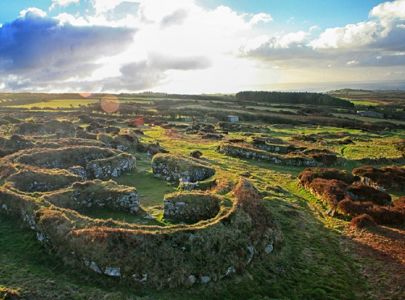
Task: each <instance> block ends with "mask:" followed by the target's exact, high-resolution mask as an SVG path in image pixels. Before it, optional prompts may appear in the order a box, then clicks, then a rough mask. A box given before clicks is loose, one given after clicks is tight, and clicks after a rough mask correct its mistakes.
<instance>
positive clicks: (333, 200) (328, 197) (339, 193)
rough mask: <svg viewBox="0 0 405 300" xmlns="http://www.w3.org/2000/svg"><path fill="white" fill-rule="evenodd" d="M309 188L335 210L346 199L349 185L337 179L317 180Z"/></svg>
mask: <svg viewBox="0 0 405 300" xmlns="http://www.w3.org/2000/svg"><path fill="white" fill-rule="evenodd" d="M308 188H309V189H310V190H311V191H312V192H313V193H314V194H316V195H318V196H319V197H320V198H322V199H323V200H325V201H326V202H327V203H328V204H329V206H330V207H331V208H333V209H335V208H336V206H337V204H338V203H339V202H340V201H342V200H343V199H344V198H345V197H346V188H347V183H345V182H343V181H341V180H337V179H324V178H315V179H314V180H312V182H311V183H310V184H309V186H308Z"/></svg>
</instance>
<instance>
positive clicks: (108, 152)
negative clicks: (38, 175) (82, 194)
mask: <svg viewBox="0 0 405 300" xmlns="http://www.w3.org/2000/svg"><path fill="white" fill-rule="evenodd" d="M3 162H9V163H13V164H22V165H29V166H35V167H39V168H44V169H68V170H70V171H71V172H72V173H74V174H76V175H79V176H81V177H83V179H85V178H97V179H108V178H111V177H118V176H120V175H121V174H122V173H123V172H126V171H130V170H132V169H133V168H134V167H135V158H134V157H133V156H132V155H131V154H128V153H125V152H121V151H118V150H113V149H108V148H101V147H95V146H69V147H62V148H34V149H26V150H22V151H19V152H16V153H14V154H11V155H8V156H6V157H4V158H3Z"/></svg>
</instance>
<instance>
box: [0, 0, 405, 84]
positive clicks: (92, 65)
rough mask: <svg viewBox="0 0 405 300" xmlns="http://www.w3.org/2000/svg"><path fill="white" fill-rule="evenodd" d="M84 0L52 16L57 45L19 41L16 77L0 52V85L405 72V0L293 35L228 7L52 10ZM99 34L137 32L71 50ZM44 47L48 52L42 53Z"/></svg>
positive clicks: (123, 2) (128, 2) (127, 3)
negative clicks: (60, 32)
mask: <svg viewBox="0 0 405 300" xmlns="http://www.w3.org/2000/svg"><path fill="white" fill-rule="evenodd" d="M78 2H80V3H81V4H83V5H84V4H90V5H89V6H88V7H87V8H88V9H86V10H80V11H79V10H78V11H77V13H72V14H68V13H66V12H63V11H62V12H61V13H60V14H58V15H57V16H56V17H53V18H47V22H53V21H55V22H59V23H58V26H56V27H57V28H59V27H61V28H64V30H66V32H70V34H71V35H68V34H66V33H65V35H64V38H61V39H60V40H58V39H56V40H55V36H50V35H49V34H47V35H46V36H47V37H48V38H49V41H48V40H46V39H45V40H44V37H43V35H44V34H42V33H41V32H40V29H38V32H36V33H35V34H36V35H32V37H33V38H32V39H30V41H31V42H32V43H31V44H29V45H28V46H27V42H26V41H25V40H19V41H18V42H19V43H20V49H27V51H26V53H25V54H26V56H24V57H23V59H17V58H16V59H15V61H16V63H15V64H14V68H15V69H14V71H13V70H12V69H10V68H11V67H10V66H11V61H13V59H14V58H13V57H12V56H13V54H12V53H17V52H15V51H14V52H13V51H11V50H12V48H10V51H8V52H7V53H5V52H3V54H1V53H0V82H5V83H6V86H8V87H15V88H21V89H23V88H27V89H29V88H38V89H40V88H42V89H48V90H64V89H69V87H70V88H75V89H76V90H77V89H78V88H84V89H87V90H93V91H108V90H113V91H121V90H124V91H132V90H143V89H151V88H154V89H160V90H162V89H163V90H165V89H166V90H167V91H177V92H193V91H194V92H216V91H218V92H234V91H237V90H239V89H248V88H255V89H258V88H260V87H264V86H267V84H268V82H277V81H286V80H292V79H294V80H296V79H297V78H305V79H306V80H310V79H311V78H313V79H314V80H315V78H317V79H318V80H319V79H321V80H323V79H324V78H323V77H324V75H319V74H323V73H322V72H324V70H325V69H327V68H331V67H333V70H334V72H330V71H329V72H328V76H333V79H336V80H337V79H338V78H339V76H341V78H344V79H346V75H347V74H348V73H347V72H348V71H347V70H349V67H350V72H351V73H350V76H353V77H354V76H358V74H359V73H357V70H359V69H360V68H365V67H370V68H375V70H377V69H378V68H381V67H387V66H391V67H392V68H394V66H396V65H398V66H399V67H400V66H404V65H405V55H403V54H401V50H403V49H405V22H403V20H404V16H405V11H404V2H405V0H397V1H392V2H386V3H383V4H380V5H378V6H376V7H375V8H374V9H372V10H371V11H370V14H369V15H370V16H369V19H367V20H364V21H363V22H359V23H355V24H347V25H346V26H342V27H335V28H326V29H321V28H319V27H317V26H312V27H310V28H308V29H305V28H303V29H301V30H296V31H293V32H288V31H287V32H273V30H274V29H273V28H275V27H276V26H275V27H273V26H272V25H269V26H260V27H259V26H258V25H259V24H262V23H268V22H271V21H273V18H272V16H271V15H270V14H269V13H264V12H260V13H257V14H249V13H244V12H237V11H235V10H233V9H232V8H230V7H227V6H224V5H220V6H217V7H214V8H206V7H204V6H202V5H200V4H199V3H200V2H197V0H164V1H163V0H81V1H80V0H59V1H56V0H54V1H53V2H52V5H51V7H52V8H54V7H59V8H63V7H64V6H67V5H70V4H72V3H78ZM58 12H59V10H58ZM21 17H26V18H27V19H35V18H37V19H38V18H45V17H46V13H45V12H43V11H42V10H39V9H36V8H29V9H26V10H24V11H22V12H21ZM273 22H275V21H273ZM45 23H46V22H45ZM296 24H297V22H296ZM33 25H35V23H31V24H30V26H31V27H32V26H33ZM5 26H8V25H7V24H5ZM3 27H4V26H3ZM34 27H35V26H34ZM100 27H102V28H103V29H102V30H101V29H100V31H97V32H99V33H100V34H101V32H104V30H106V29H111V30H117V32H121V30H124V31H125V30H128V32H131V33H130V34H129V35H127V34H123V33H122V32H121V34H123V37H122V36H118V37H117V38H114V36H113V35H111V36H107V37H108V39H107V40H105V39H102V38H101V35H100V36H99V35H97V34H98V33H97V34H96V35H97V37H94V36H93V38H94V39H95V42H94V40H92V39H90V41H93V42H92V45H86V42H85V40H86V39H83V42H81V41H78V40H75V39H73V42H72V33H71V32H77V31H75V30H78V29H80V30H82V31H83V32H87V33H86V34H90V35H92V34H94V32H92V31H91V28H93V29H94V28H100ZM294 27H296V26H294ZM135 29H136V34H133V32H134V30H135ZM0 30H2V27H0ZM88 32H90V33H88ZM111 32H113V31H111ZM1 38H2V37H1V36H0V39H1ZM3 38H4V37H3ZM35 39H36V40H35ZM65 41H70V42H69V43H64V42H65ZM89 43H90V42H89ZM72 44H73V45H74V46H73V47H71V48H69V47H68V46H69V45H72ZM59 46H60V48H58V47H59ZM124 46H125V47H124ZM44 47H45V48H47V49H46V51H43V52H41V51H39V50H37V49H40V48H44ZM67 48H69V49H70V50H69V49H68V50H67ZM3 49H5V48H4V47H3ZM0 50H1V48H0ZM28 50H29V51H31V50H32V52H30V53H28V52H29V51H28ZM113 50H114V51H113ZM115 50H117V51H115ZM3 51H4V50H3ZM22 52H24V51H22ZM86 53H88V54H89V55H87V54H86ZM1 55H3V56H1ZM10 57H11V58H10ZM25 57H28V58H29V59H25ZM31 61H33V62H34V63H31V65H30V64H29V62H31ZM46 62H47V64H46ZM24 64H25V65H24ZM16 67H18V68H16ZM27 67H29V68H27ZM6 68H9V69H8V70H7V71H5V70H6ZM344 69H345V70H346V71H344ZM27 70H28V71H27ZM335 70H336V71H335ZM339 70H341V71H339ZM11 71H13V72H14V73H13V72H11ZM17 71H18V72H17ZM345 72H346V73H345ZM332 73H333V74H332ZM363 73H364V74H367V75H370V73H368V72H363ZM5 74H7V75H5ZM392 74H397V73H392ZM364 76H365V75H364ZM398 76H399V75H398Z"/></svg>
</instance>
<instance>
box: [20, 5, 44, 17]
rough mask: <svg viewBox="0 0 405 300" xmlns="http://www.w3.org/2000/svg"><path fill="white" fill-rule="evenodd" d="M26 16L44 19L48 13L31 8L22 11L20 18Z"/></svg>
mask: <svg viewBox="0 0 405 300" xmlns="http://www.w3.org/2000/svg"><path fill="white" fill-rule="evenodd" d="M25 16H37V17H41V18H43V17H45V16H46V12H44V11H43V10H42V9H39V8H36V7H29V8H27V9H24V10H22V11H20V18H22V17H25Z"/></svg>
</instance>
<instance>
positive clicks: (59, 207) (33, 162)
mask: <svg viewBox="0 0 405 300" xmlns="http://www.w3.org/2000/svg"><path fill="white" fill-rule="evenodd" d="M66 123H69V122H64V121H47V122H39V123H29V122H25V123H17V124H15V126H14V131H13V132H14V135H12V136H11V137H9V138H1V139H0V150H1V149H11V150H9V151H2V152H0V154H1V158H0V160H1V167H0V179H1V180H2V181H3V182H4V184H3V185H2V186H1V187H0V213H2V214H6V215H11V216H14V217H17V218H19V219H20V220H21V221H22V222H23V223H24V224H25V225H26V226H27V227H28V228H30V229H31V230H33V231H34V232H35V233H36V237H37V239H38V241H39V242H40V243H42V244H43V245H44V246H45V247H47V248H49V249H52V252H51V253H52V255H56V256H57V257H58V258H60V259H61V260H62V261H63V262H65V263H67V264H69V265H72V266H74V267H75V268H77V269H79V270H85V271H87V272H90V273H91V274H93V275H94V276H99V275H104V276H110V277H114V278H117V279H120V280H121V281H123V282H125V283H127V284H129V285H132V286H139V285H142V286H144V285H145V286H150V287H154V288H163V287H177V286H190V285H193V284H207V283H209V282H215V281H219V280H222V279H225V278H227V277H230V276H232V275H233V274H235V273H242V272H243V271H244V270H245V269H246V268H248V266H249V265H250V264H251V262H252V261H254V260H260V259H262V258H264V257H266V256H267V255H270V254H271V252H272V251H273V249H275V247H279V245H280V243H281V239H282V237H281V233H280V230H279V228H278V226H277V225H276V223H275V222H274V220H273V217H272V215H271V213H270V212H269V211H268V209H267V207H266V206H265V205H264V203H263V201H262V199H261V197H260V196H259V195H258V194H257V193H255V189H254V188H253V186H252V185H251V184H248V183H247V180H246V179H243V178H241V179H240V181H239V183H237V184H235V183H233V185H232V186H230V189H231V190H233V191H234V192H233V193H232V192H231V193H228V194H227V195H219V194H217V193H216V192H215V190H213V189H212V187H214V186H215V185H216V184H217V179H216V178H215V175H216V170H215V168H214V167H213V166H211V165H210V164H209V163H207V162H206V161H205V160H204V159H199V158H195V157H190V156H181V155H175V154H170V153H162V152H167V151H166V150H165V149H163V148H161V147H160V146H159V144H158V143H152V144H143V143H141V142H140V140H139V139H138V138H137V137H136V136H131V135H130V134H121V133H120V130H119V128H118V127H112V126H110V127H109V129H108V130H105V131H108V132H109V133H106V134H104V133H100V132H99V133H97V134H94V135H92V133H91V132H90V130H89V131H87V130H84V129H78V128H76V127H75V126H74V125H72V124H71V123H69V124H66ZM33 124H35V126H31V125H33ZM96 125H97V124H93V125H91V126H92V127H94V128H97V130H101V129H102V128H103V125H101V124H98V125H100V126H98V125H97V126H96ZM94 128H90V129H91V130H93V129H94ZM77 134H79V135H80V137H79V136H78V135H77ZM41 135H44V136H46V138H41ZM111 137H112V138H111ZM4 145H5V146H4ZM9 145H12V147H9ZM3 146H4V147H3ZM136 151H145V152H148V153H151V155H153V158H152V160H151V166H150V167H151V170H152V172H153V174H154V175H155V176H156V177H158V178H160V179H161V181H162V183H163V182H164V181H170V182H174V183H176V184H177V183H180V184H179V190H178V191H177V192H174V193H170V194H166V195H165V196H164V198H163V199H161V201H162V205H161V207H162V210H163V220H164V221H165V222H166V224H162V225H147V224H145V223H142V222H131V223H130V222H126V221H120V220H115V219H98V218H94V217H91V214H90V215H89V213H90V212H92V211H93V210H97V209H107V210H108V211H111V212H122V213H128V214H130V215H133V216H141V215H142V213H143V208H142V198H141V197H140V194H139V191H138V190H137V188H136V187H134V186H126V185H122V184H119V183H117V182H116V181H115V180H117V179H119V177H120V176H122V175H124V174H126V173H129V172H132V171H133V170H135V169H136V158H135V156H134V152H136ZM197 154H199V155H197V156H198V157H200V156H201V155H200V153H197ZM164 184H166V183H164ZM180 187H183V188H180ZM194 189H197V190H194ZM203 190H204V191H203ZM252 191H253V193H252ZM259 223H260V226H258V224H259ZM202 258H204V259H203V260H202Z"/></svg>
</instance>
